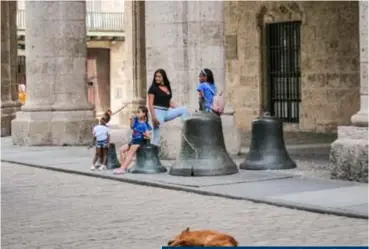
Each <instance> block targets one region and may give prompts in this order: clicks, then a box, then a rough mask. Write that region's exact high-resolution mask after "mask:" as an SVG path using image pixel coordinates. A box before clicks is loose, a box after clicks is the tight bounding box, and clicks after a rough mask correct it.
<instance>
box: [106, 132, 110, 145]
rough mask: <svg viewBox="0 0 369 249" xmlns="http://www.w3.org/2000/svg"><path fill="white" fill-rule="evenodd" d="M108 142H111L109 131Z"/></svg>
mask: <svg viewBox="0 0 369 249" xmlns="http://www.w3.org/2000/svg"><path fill="white" fill-rule="evenodd" d="M107 140H108V144H110V133H108V139H107Z"/></svg>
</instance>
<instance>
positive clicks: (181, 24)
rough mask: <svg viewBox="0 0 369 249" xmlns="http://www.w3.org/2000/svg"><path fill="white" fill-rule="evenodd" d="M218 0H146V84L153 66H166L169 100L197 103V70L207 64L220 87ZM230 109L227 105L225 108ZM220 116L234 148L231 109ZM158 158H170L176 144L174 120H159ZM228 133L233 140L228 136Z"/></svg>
mask: <svg viewBox="0 0 369 249" xmlns="http://www.w3.org/2000/svg"><path fill="white" fill-rule="evenodd" d="M224 28H225V23H224V2H223V1H170V2H158V1H147V2H146V42H147V44H146V49H147V57H146V60H147V68H148V75H147V77H148V82H147V87H149V86H150V84H151V81H152V78H153V73H154V72H155V70H156V69H157V68H163V69H165V70H166V72H167V74H168V77H169V80H170V81H171V85H172V89H173V95H174V96H173V101H174V102H175V103H176V104H178V105H185V106H187V107H188V108H189V109H190V110H191V111H194V110H196V109H198V92H197V91H196V88H197V85H198V83H199V73H200V70H201V69H202V68H209V69H210V70H212V72H213V73H214V78H215V82H216V85H217V87H218V89H219V90H225V87H226V84H225V33H224ZM228 109H230V108H228ZM227 112H228V113H230V115H224V116H223V117H222V123H223V133H224V137H225V138H226V139H225V140H226V146H227V150H228V151H229V152H231V153H238V152H239V149H240V148H239V147H240V146H239V142H238V141H237V139H238V138H239V136H238V135H237V132H236V131H235V129H234V121H233V111H232V110H228V111H227ZM164 129H165V133H164V135H163V136H162V139H161V140H162V144H161V147H162V148H163V149H162V150H161V151H163V152H165V154H162V157H164V158H175V157H176V156H177V154H178V152H179V149H180V140H179V139H178V137H180V134H181V129H182V125H181V123H180V120H179V119H178V120H175V121H171V122H170V123H167V124H165V128H164ZM232 139H233V141H231V140H232Z"/></svg>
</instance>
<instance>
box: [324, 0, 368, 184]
mask: <svg viewBox="0 0 369 249" xmlns="http://www.w3.org/2000/svg"><path fill="white" fill-rule="evenodd" d="M359 15H360V17H359V33H360V95H361V96H360V110H359V112H358V113H356V114H355V115H353V116H352V117H351V123H352V126H339V127H338V138H337V140H336V141H334V142H333V143H332V145H331V154H330V168H331V177H332V178H335V179H342V180H351V181H359V182H368V2H367V1H359Z"/></svg>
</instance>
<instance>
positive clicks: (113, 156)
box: [106, 143, 120, 169]
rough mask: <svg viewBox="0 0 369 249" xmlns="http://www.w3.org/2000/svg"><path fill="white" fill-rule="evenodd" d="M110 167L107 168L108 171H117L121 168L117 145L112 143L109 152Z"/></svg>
mask: <svg viewBox="0 0 369 249" xmlns="http://www.w3.org/2000/svg"><path fill="white" fill-rule="evenodd" d="M107 164H108V165H107V166H106V167H107V168H108V169H116V168H119V167H120V163H119V161H118V157H117V152H116V150H115V144H113V143H111V144H110V145H109V150H108V163H107Z"/></svg>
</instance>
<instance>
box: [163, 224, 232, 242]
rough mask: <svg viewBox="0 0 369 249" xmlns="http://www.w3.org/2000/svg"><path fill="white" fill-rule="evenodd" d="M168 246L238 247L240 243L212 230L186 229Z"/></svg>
mask: <svg viewBox="0 0 369 249" xmlns="http://www.w3.org/2000/svg"><path fill="white" fill-rule="evenodd" d="M168 246H238V242H237V241H236V240H235V239H234V238H233V237H232V236H230V235H227V234H224V233H218V232H216V231H212V230H200V231H190V228H189V227H188V228H186V229H185V230H183V231H182V232H181V233H180V234H179V235H177V236H176V237H175V238H174V240H171V241H169V242H168Z"/></svg>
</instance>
